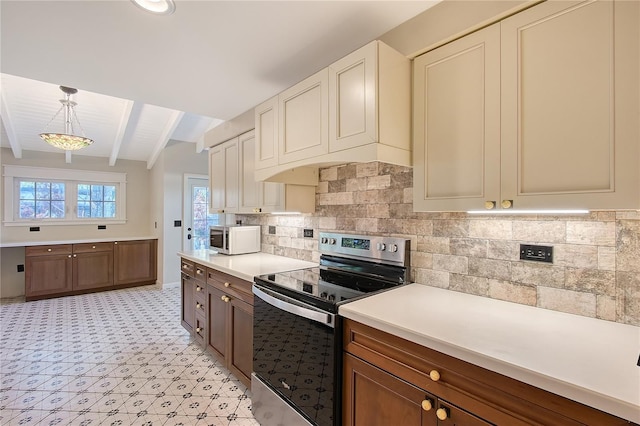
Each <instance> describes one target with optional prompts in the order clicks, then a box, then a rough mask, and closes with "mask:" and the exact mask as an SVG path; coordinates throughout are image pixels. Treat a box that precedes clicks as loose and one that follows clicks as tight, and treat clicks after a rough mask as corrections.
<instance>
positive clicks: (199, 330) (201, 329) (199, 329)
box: [196, 327, 204, 333]
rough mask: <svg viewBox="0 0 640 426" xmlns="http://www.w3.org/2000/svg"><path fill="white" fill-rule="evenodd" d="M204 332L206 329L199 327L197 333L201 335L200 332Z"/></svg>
mask: <svg viewBox="0 0 640 426" xmlns="http://www.w3.org/2000/svg"><path fill="white" fill-rule="evenodd" d="M202 331H204V328H202V327H198V328H196V333H200V332H202Z"/></svg>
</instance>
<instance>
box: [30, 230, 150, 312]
mask: <svg viewBox="0 0 640 426" xmlns="http://www.w3.org/2000/svg"><path fill="white" fill-rule="evenodd" d="M156 259H157V240H139V241H125V242H95V243H78V244H55V245H42V246H27V247H25V296H26V300H27V301H30V300H37V299H42V298H48V297H57V296H65V295H70V294H80V293H87V292H93V291H103V290H110V289H114V288H119V287H130V286H134V285H145V284H154V283H155V282H156V275H157V272H156V265H157V260H156Z"/></svg>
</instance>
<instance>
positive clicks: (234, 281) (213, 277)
mask: <svg viewBox="0 0 640 426" xmlns="http://www.w3.org/2000/svg"><path fill="white" fill-rule="evenodd" d="M207 284H209V285H212V286H214V287H216V288H217V289H219V290H221V291H223V292H224V293H226V294H228V295H230V296H234V297H236V298H238V299H241V300H243V301H245V302H247V303H249V304H250V305H251V306H253V293H252V292H251V287H252V286H253V283H252V282H250V281H245V280H243V279H241V278H238V277H234V276H233V275H229V274H225V273H224V272H220V271H218V270H216V269H208V272H207Z"/></svg>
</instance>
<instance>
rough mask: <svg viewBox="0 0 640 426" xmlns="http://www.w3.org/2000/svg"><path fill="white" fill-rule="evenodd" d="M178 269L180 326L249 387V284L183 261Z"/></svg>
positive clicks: (250, 341)
mask: <svg viewBox="0 0 640 426" xmlns="http://www.w3.org/2000/svg"><path fill="white" fill-rule="evenodd" d="M181 270H182V326H183V327H184V328H185V329H186V330H188V331H189V332H190V333H191V335H192V336H193V338H194V339H195V340H196V341H197V342H198V343H199V344H200V345H202V347H203V348H206V350H207V351H208V352H209V353H211V354H212V355H213V356H215V357H217V358H218V359H220V360H221V361H222V362H223V363H224V365H225V367H227V368H228V369H229V370H230V371H231V372H232V373H233V374H234V375H235V376H236V377H237V378H238V379H239V380H240V381H241V382H242V383H244V384H245V385H246V386H247V387H249V388H250V387H251V370H252V369H253V293H252V292H251V286H252V283H251V282H249V281H244V280H242V279H239V278H237V277H234V276H232V275H228V274H225V273H222V272H220V271H217V270H215V269H211V268H206V267H204V266H203V265H199V264H197V263H194V262H192V261H190V260H188V259H184V258H183V259H182V266H181Z"/></svg>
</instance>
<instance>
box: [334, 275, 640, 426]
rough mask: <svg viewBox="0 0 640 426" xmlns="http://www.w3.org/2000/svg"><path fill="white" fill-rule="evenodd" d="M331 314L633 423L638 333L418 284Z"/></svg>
mask: <svg viewBox="0 0 640 426" xmlns="http://www.w3.org/2000/svg"><path fill="white" fill-rule="evenodd" d="M339 313H340V315H342V316H343V317H346V318H350V319H352V320H354V321H358V322H360V323H363V324H365V325H368V326H371V327H374V328H377V329H379V330H382V331H385V332H387V333H390V334H393V335H396V336H399V337H402V338H404V339H406V340H409V341H411V342H414V343H417V344H420V345H423V346H426V347H428V348H431V349H433V350H436V351H439V352H442V353H444V354H447V355H450V356H453V357H455V358H458V359H461V360H463V361H467V362H469V363H472V364H475V365H478V366H480V367H483V368H486V369H488V370H491V371H494V372H497V373H500V374H503V375H505V376H508V377H511V378H513V379H516V380H520V381H522V382H525V383H528V384H530V385H533V386H536V387H539V388H541V389H544V390H547V391H549V392H553V393H555V394H558V395H561V396H564V397H566V398H569V399H572V400H575V401H578V402H581V403H583V404H585V405H588V406H591V407H595V408H597V409H600V410H602V411H605V412H607V413H610V414H613V415H616V416H619V417H622V418H624V419H627V420H631V421H633V422H636V423H638V422H640V366H638V365H637V363H638V362H639V351H640V328H639V327H635V326H631V325H626V324H621V323H615V322H610V321H604V320H599V319H595V318H588V317H583V316H578V315H572V314H566V313H562V312H556V311H551V310H546V309H541V308H536V307H532V306H526V305H519V304H515V303H510V302H504V301H500V300H495V299H489V298H485V297H479V296H473V295H469V294H465V293H459V292H455V291H450V290H444V289H440V288H435V287H429V286H425V285H420V284H409V285H406V286H402V287H399V288H397V289H394V290H390V291H387V292H384V293H381V294H377V295H374V296H371V297H367V298H364V299H360V300H357V301H354V302H351V303H347V304H345V305H342V306H340V308H339Z"/></svg>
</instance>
